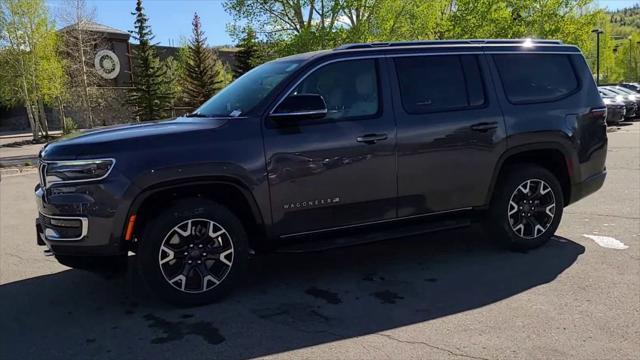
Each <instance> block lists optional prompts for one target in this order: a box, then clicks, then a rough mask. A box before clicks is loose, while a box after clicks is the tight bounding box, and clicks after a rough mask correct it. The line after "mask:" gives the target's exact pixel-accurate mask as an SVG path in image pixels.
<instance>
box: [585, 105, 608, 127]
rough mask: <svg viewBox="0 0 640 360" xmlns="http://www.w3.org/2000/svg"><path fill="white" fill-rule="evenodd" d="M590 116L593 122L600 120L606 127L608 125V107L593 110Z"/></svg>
mask: <svg viewBox="0 0 640 360" xmlns="http://www.w3.org/2000/svg"><path fill="white" fill-rule="evenodd" d="M589 116H590V117H591V118H592V119H593V120H600V121H602V123H603V124H604V125H605V126H606V125H607V108H606V107H598V108H591V110H590V111H589Z"/></svg>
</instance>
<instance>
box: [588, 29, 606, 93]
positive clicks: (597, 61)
mask: <svg viewBox="0 0 640 360" xmlns="http://www.w3.org/2000/svg"><path fill="white" fill-rule="evenodd" d="M591 32H592V33H595V34H596V84H597V85H600V34H602V33H604V31H602V29H593V30H591Z"/></svg>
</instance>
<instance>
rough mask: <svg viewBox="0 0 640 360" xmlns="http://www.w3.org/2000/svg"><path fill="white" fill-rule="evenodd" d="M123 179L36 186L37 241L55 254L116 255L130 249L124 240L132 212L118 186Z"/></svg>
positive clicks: (122, 183) (123, 184)
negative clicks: (126, 225) (126, 223)
mask: <svg viewBox="0 0 640 360" xmlns="http://www.w3.org/2000/svg"><path fill="white" fill-rule="evenodd" d="M125 185H126V184H125V181H123V180H122V179H112V180H110V181H109V182H99V183H86V184H74V185H70V184H69V185H55V186H52V187H50V188H47V189H44V188H42V186H41V185H40V184H38V185H37V186H36V188H35V197H36V204H37V206H38V218H37V220H36V228H37V232H38V239H37V242H38V244H39V245H43V244H44V245H46V246H47V247H49V249H51V251H52V252H53V254H54V255H69V256H112V255H121V254H124V253H126V252H127V251H128V249H129V246H128V245H129V244H126V243H125V242H124V241H123V240H122V234H123V229H124V218H126V213H127V211H128V206H127V205H126V201H123V200H122V198H121V196H120V194H122V191H119V190H118V189H121V188H123V186H125Z"/></svg>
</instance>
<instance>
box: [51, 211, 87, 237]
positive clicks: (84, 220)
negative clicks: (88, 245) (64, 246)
mask: <svg viewBox="0 0 640 360" xmlns="http://www.w3.org/2000/svg"><path fill="white" fill-rule="evenodd" d="M40 215H41V216H43V217H46V218H49V219H61V220H80V224H81V226H82V230H81V233H80V236H79V237H75V238H60V237H49V236H47V227H46V226H45V224H42V228H43V229H44V234H43V236H44V238H45V239H46V240H50V241H78V240H82V239H83V238H84V237H85V236H87V233H88V232H89V219H87V218H86V217H81V216H52V215H45V214H43V213H40Z"/></svg>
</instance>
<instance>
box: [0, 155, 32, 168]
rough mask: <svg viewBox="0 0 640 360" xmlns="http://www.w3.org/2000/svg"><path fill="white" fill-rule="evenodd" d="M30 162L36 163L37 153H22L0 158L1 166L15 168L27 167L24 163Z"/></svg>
mask: <svg viewBox="0 0 640 360" xmlns="http://www.w3.org/2000/svg"><path fill="white" fill-rule="evenodd" d="M27 162H28V163H30V164H31V165H32V166H33V165H36V164H37V163H38V155H24V156H12V157H5V158H0V169H1V168H16V167H29V166H25V165H24V164H25V163H27Z"/></svg>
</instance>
